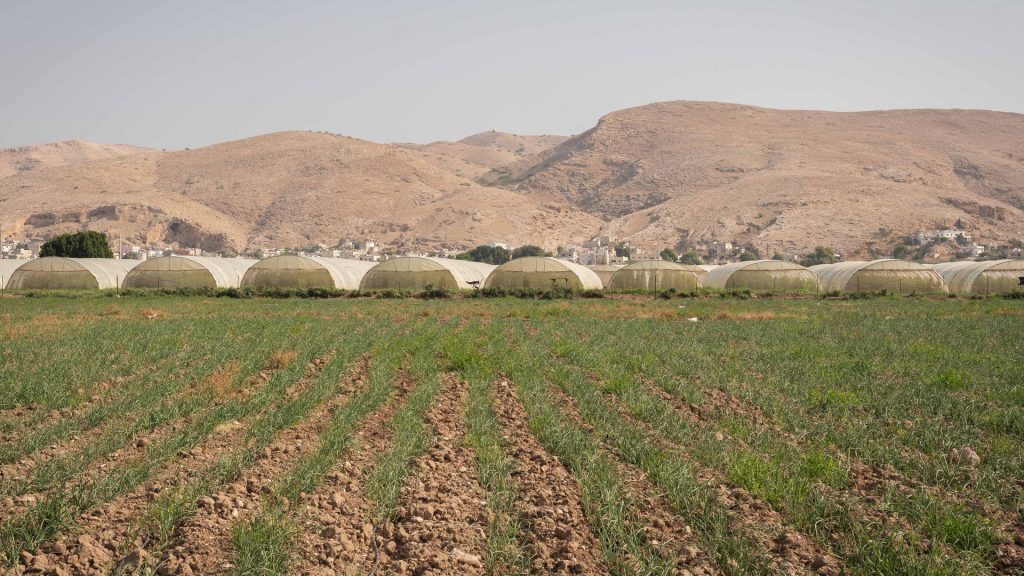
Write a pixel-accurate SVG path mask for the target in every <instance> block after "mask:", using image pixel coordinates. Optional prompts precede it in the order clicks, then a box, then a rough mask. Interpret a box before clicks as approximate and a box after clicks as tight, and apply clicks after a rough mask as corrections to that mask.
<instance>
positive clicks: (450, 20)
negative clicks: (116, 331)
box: [0, 0, 1024, 148]
mask: <svg viewBox="0 0 1024 576" xmlns="http://www.w3.org/2000/svg"><path fill="white" fill-rule="evenodd" d="M1022 24H1024V0H1005V1H1000V0H979V1H968V0H962V1H960V2H953V1H947V0H921V1H899V0H888V1H864V0H859V1H856V2H848V1H830V0H814V1H806V2H797V1H786V0H775V1H772V2H766V1H725V0H720V1H711V0H709V1H705V2H697V1H693V2H688V1H683V0H676V1H670V0H665V1H657V0H649V1H645V0H629V1H627V0H621V1H617V2H610V1H605V0H588V1H557V0H547V1H533V0H516V1H500V2H499V1H486V0H476V1H469V0H467V1H462V0H459V1H441V0H435V1H433V2H425V1H418V2H414V1H411V0H362V1H359V2H347V1H340V0H338V1H330V2H329V1H324V2H314V1H309V2H302V1H298V0H296V1H293V2H284V1H257V0H246V1H214V0H205V1H198V0H197V1H184V0H182V1H171V2H167V1H163V2H158V1H156V0H123V1H113V0H111V1H108V0H88V1H79V0H67V1H63V2H57V1H50V0H0V69H2V72H0V148H2V147H10V146H16V145H21V144H33V143H41V142H50V141H55V140H66V139H70V138H82V139H86V140H93V141H98V142H104V143H127V144H139V145H144V146H153V147H156V148H181V147H186V146H188V147H198V146H202V145H205V144H211V143H214V142H220V141H224V140H231V139H236V138H242V137H246V136H253V135H257V134H263V133H266V132H272V131H277V130H290V129H310V130H328V131H331V132H340V133H343V134H346V135H349V136H355V137H359V138H366V139H370V140H376V141H383V142H394V141H402V142H428V141H431V140H440V139H458V138H461V137H463V136H467V135H469V134H472V133H475V132H481V131H484V130H489V129H492V128H494V129H498V130H504V131H509V132H517V133H521V134H532V133H537V134H545V133H547V134H575V133H579V132H581V131H583V130H586V129H588V128H590V127H591V126H593V125H594V123H595V122H596V121H597V119H598V118H599V117H600V116H601V115H602V114H605V113H607V112H610V111H613V110H617V109H620V108H625V107H629V106H635V105H640V104H646V103H649V102H653V101H660V100H678V99H686V100H718V101H727V102H739V103H744V104H755V105H760V106H769V107H777V108H816V109H827V110H866V109H878V108H925V107H928V108H933V107H936V108H954V107H955V108H988V109H996V110H1004V111H1012V112H1024V33H1022V32H1021V25H1022Z"/></svg>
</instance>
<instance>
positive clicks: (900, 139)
mask: <svg viewBox="0 0 1024 576" xmlns="http://www.w3.org/2000/svg"><path fill="white" fill-rule="evenodd" d="M478 181H479V182H480V183H482V184H485V185H491V186H502V187H505V188H507V189H510V190H515V191H517V192H521V193H524V194H528V195H530V196H532V197H534V198H537V199H538V200H542V201H547V202H558V201H564V202H567V203H570V204H572V205H573V206H576V207H579V208H580V209H582V210H584V211H586V212H588V213H591V214H594V215H596V216H599V217H601V218H602V219H604V220H605V224H604V226H603V229H604V230H605V231H606V232H608V233H610V234H612V235H615V236H618V237H624V238H630V239H632V240H634V241H635V242H637V243H639V244H642V245H647V246H650V247H656V246H660V245H685V244H691V245H692V244H701V243H707V242H710V241H714V240H718V241H731V240H737V241H740V242H752V243H753V244H754V245H756V246H758V247H759V248H762V249H768V250H770V251H776V250H778V251H784V252H799V251H802V250H806V249H807V248H808V247H812V246H814V245H815V244H828V245H832V246H836V247H837V248H840V249H841V250H843V251H844V252H846V253H850V254H855V253H857V252H862V251H863V250H864V249H865V248H866V247H867V246H868V245H871V244H874V245H878V246H886V245H891V244H892V243H894V242H896V241H897V240H898V239H899V237H900V236H902V235H906V234H910V233H913V232H917V231H919V230H922V229H926V228H931V227H937V226H943V225H945V226H949V225H952V224H953V223H955V222H956V221H957V220H960V221H961V223H962V224H963V225H964V226H966V227H967V228H968V229H969V230H971V231H973V232H974V235H975V236H976V237H980V238H981V239H982V240H989V241H991V240H1006V239H1008V238H1019V237H1021V236H1024V115H1021V114H1009V113H998V112H987V111H974V110H894V111H881V112H862V113H836V112H810V111H782V110H769V109H764V108H755V107H751V106H738V105H728V104H717V103H705V102H666V103H658V104H651V105H648V106H642V107H639V108H633V109H628V110H623V111H619V112H614V113H612V114H609V115H607V116H605V117H604V118H602V119H601V120H600V121H599V122H598V124H597V126H596V127H595V128H593V129H591V130H590V131H588V132H586V133H584V134H581V135H579V136H577V137H574V138H571V139H569V140H567V141H565V142H563V143H562V144H560V145H558V146H556V147H554V148H552V149H550V150H547V151H544V152H542V153H540V154H537V155H534V156H531V157H527V158H523V159H520V160H519V161H517V162H515V163H512V164H510V165H507V166H504V167H499V168H497V169H494V170H492V171H491V172H489V173H487V174H485V175H483V176H481V177H480V178H478Z"/></svg>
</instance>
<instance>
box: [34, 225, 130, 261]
mask: <svg viewBox="0 0 1024 576" xmlns="http://www.w3.org/2000/svg"><path fill="white" fill-rule="evenodd" d="M39 255H40V256H62V257H64V258H113V257H114V253H113V252H112V251H111V250H110V244H109V243H108V242H107V235H106V234H103V233H102V232H93V231H84V232H75V233H74V234H61V235H60V236H55V237H53V238H51V239H50V240H49V241H47V242H45V243H44V244H43V245H42V247H40V249H39Z"/></svg>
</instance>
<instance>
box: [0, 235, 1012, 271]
mask: <svg viewBox="0 0 1024 576" xmlns="http://www.w3.org/2000/svg"><path fill="white" fill-rule="evenodd" d="M46 240H47V238H22V239H10V238H8V239H4V240H3V241H2V242H0V258H3V259H26V260H27V259H33V258H38V257H39V250H40V248H41V247H42V245H43V243H44V242H46ZM109 243H110V244H111V250H112V251H113V253H114V257H115V258H123V259H131V260H147V259H149V258H156V257H160V256H167V255H182V256H206V257H215V258H216V257H220V258H235V257H243V258H254V259H263V258H269V257H271V256H280V255H284V254H297V255H302V256H309V257H320V258H345V259H351V260H364V261H369V262H381V261H384V260H388V259H389V258H395V257H398V256H431V257H439V258H460V257H461V258H463V259H467V256H466V255H467V251H466V250H456V249H450V250H426V251H415V250H412V251H410V250H403V251H397V250H395V249H394V248H393V247H391V246H388V245H385V244H382V243H380V242H377V241H375V240H371V239H362V240H348V239H346V240H343V241H341V242H340V243H339V244H338V245H336V246H327V245H324V244H316V245H309V246H300V247H268V248H259V249H255V250H250V251H243V252H241V253H233V252H207V251H203V250H201V249H199V248H191V247H181V246H142V245H137V244H131V243H122V242H121V241H119V240H118V239H117V238H109ZM483 246H487V247H491V248H500V249H503V250H507V251H509V252H512V251H513V250H515V249H516V248H520V247H519V246H513V245H510V244H507V243H503V242H489V243H486V244H483ZM871 246H872V245H871V244H870V243H869V248H868V251H869V253H870V256H871V257H872V258H885V257H893V258H901V259H907V260H916V261H922V262H929V261H930V262H938V261H946V260H952V259H958V260H972V259H996V258H1019V257H1020V256H1021V254H1022V249H1024V242H1021V241H1011V242H1009V243H1006V244H1003V245H985V244H979V243H976V242H975V241H974V240H973V238H972V236H971V233H970V232H968V231H966V230H962V229H959V228H951V229H942V230H929V231H922V232H918V233H916V234H912V235H910V236H907V237H906V238H904V239H903V241H902V242H901V243H899V244H897V245H896V246H895V249H892V250H882V249H875V248H873V247H871ZM677 248H678V247H677ZM688 248H689V249H687V250H685V251H681V250H680V251H677V249H676V248H669V247H666V248H665V249H663V250H662V251H661V252H659V253H655V252H651V251H648V250H645V249H644V248H641V247H639V246H635V245H633V244H631V243H630V242H629V241H628V240H625V241H623V240H617V239H616V238H615V237H612V236H595V237H594V238H591V239H590V240H587V241H585V242H582V243H581V244H579V245H574V244H569V245H566V246H560V247H558V248H557V250H556V251H555V252H554V253H551V254H550V255H551V256H554V257H556V258H560V259H563V260H569V261H571V262H576V263H578V264H582V265H584V266H601V265H607V266H615V265H623V264H627V263H629V262H631V261H637V260H649V259H655V258H660V259H665V260H673V261H681V262H683V263H689V264H726V263H729V262H736V261H740V260H754V259H761V258H763V259H769V258H770V259H774V260H786V261H793V262H801V261H803V260H805V259H806V255H802V254H789V253H785V254H784V253H780V252H775V251H771V250H770V245H768V246H762V247H761V248H760V249H759V248H758V247H756V246H754V245H752V244H749V243H748V244H744V245H741V244H740V243H738V242H711V243H706V244H697V245H694V246H692V247H688ZM829 250H830V252H829V254H830V257H831V258H834V260H835V261H841V260H844V259H845V255H844V254H842V253H841V252H839V251H836V250H832V249H831V248H829Z"/></svg>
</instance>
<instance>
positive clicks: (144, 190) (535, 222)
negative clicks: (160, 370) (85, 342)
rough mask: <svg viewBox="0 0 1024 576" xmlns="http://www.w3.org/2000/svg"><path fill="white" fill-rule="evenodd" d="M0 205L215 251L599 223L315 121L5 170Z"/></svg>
mask: <svg viewBox="0 0 1024 576" xmlns="http://www.w3.org/2000/svg"><path fill="white" fill-rule="evenodd" d="M0 203H2V204H3V205H4V206H5V216H6V218H5V219H6V220H7V221H6V222H5V224H6V225H7V226H8V229H9V230H10V227H11V226H12V225H13V229H14V231H15V233H17V232H19V231H21V230H23V229H24V228H25V227H28V228H30V229H31V230H29V232H32V233H42V234H52V233H57V232H63V231H68V230H75V229H78V228H80V227H89V228H91V229H97V230H102V231H108V232H114V233H121V234H123V235H124V237H125V239H126V240H130V241H149V242H155V241H164V242H177V243H179V244H181V245H187V246H198V247H202V248H204V249H207V250H221V249H235V250H238V249H242V248H245V247H259V246H302V245H308V244H311V243H325V244H328V245H334V244H335V243H337V242H338V241H339V240H340V239H342V238H346V237H347V238H356V239H362V238H374V239H377V240H379V241H382V242H387V243H390V244H393V245H395V246H396V247H441V246H455V247H465V246H470V245H473V243H476V242H482V241H490V240H503V241H506V242H514V243H526V242H529V241H534V240H537V239H543V240H544V244H545V245H551V247H552V248H553V247H554V245H555V244H557V243H565V242H569V241H571V240H577V241H578V240H581V239H584V238H586V237H587V236H588V235H589V234H590V233H591V232H593V230H595V229H596V227H597V225H598V222H599V221H598V220H597V219H596V218H595V217H593V216H589V215H587V214H585V213H583V212H582V211H580V210H578V209H576V208H573V207H571V206H568V205H565V204H564V203H559V204H557V205H550V204H549V205H545V204H542V203H539V202H536V201H535V200H533V199H532V198H530V197H528V196H524V195H521V194H518V193H515V192H510V191H508V190H504V189H500V188H485V187H483V186H480V185H479V184H476V183H474V182H472V181H471V180H468V179H465V178H460V177H458V176H456V175H455V174H453V173H452V172H450V171H448V170H445V169H442V168H439V167H438V166H436V165H434V164H432V163H429V162H426V161H424V160H422V159H420V158H418V157H417V153H416V152H415V151H412V150H409V149H407V148H403V147H399V146H390V145H383V144H375V143H372V142H366V141H362V140H356V139H352V138H345V137H341V136H335V135H330V134H321V133H310V132H284V133H277V134H270V135H266V136H260V137H256V138H249V139H246V140H240V141H235V142H227V143H224V144H218V145H214V146H209V147H206V148H201V149H196V150H187V151H180V152H166V153H165V152H155V151H149V152H142V153H139V154H134V155H131V156H123V157H118V158H107V159H102V160H96V161H93V162H89V163H86V164H73V165H71V164H69V165H65V166H57V167H54V168H49V169H41V170H33V171H27V172H21V173H18V174H16V175H12V176H9V177H7V178H2V179H0ZM8 207H9V208H8Z"/></svg>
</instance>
